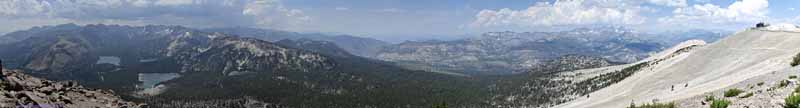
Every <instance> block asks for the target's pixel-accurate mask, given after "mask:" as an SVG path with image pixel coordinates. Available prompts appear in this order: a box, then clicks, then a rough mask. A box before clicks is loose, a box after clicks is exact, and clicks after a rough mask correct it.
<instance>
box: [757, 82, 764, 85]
mask: <svg viewBox="0 0 800 108" xmlns="http://www.w3.org/2000/svg"><path fill="white" fill-rule="evenodd" d="M756 85H758V86H762V85H764V82H759V83H758V84H756Z"/></svg>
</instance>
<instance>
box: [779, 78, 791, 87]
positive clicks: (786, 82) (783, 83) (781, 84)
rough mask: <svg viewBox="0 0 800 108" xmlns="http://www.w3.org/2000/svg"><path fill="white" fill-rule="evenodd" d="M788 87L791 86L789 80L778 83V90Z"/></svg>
mask: <svg viewBox="0 0 800 108" xmlns="http://www.w3.org/2000/svg"><path fill="white" fill-rule="evenodd" d="M787 85H789V80H781V81H780V82H778V86H777V87H778V88H783V87H786V86H787Z"/></svg>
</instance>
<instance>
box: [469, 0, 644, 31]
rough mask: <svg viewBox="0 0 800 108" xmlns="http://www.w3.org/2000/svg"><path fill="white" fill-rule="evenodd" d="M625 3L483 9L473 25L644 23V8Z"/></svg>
mask: <svg viewBox="0 0 800 108" xmlns="http://www.w3.org/2000/svg"><path fill="white" fill-rule="evenodd" d="M621 2H624V1H614V0H610V1H584V0H557V1H555V2H554V3H548V2H540V3H538V4H536V5H533V6H531V7H528V9H525V10H512V9H509V8H504V9H500V10H482V11H480V12H479V13H478V14H477V15H476V16H475V17H476V20H475V21H474V22H473V23H472V24H471V26H473V27H492V26H522V27H536V26H570V25H590V24H641V23H643V22H644V21H645V19H646V18H645V17H643V16H641V15H640V11H641V8H639V7H634V6H626V5H625V4H622V3H621Z"/></svg>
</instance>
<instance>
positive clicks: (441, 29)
mask: <svg viewBox="0 0 800 108" xmlns="http://www.w3.org/2000/svg"><path fill="white" fill-rule="evenodd" d="M798 2H800V1H767V0H603V1H599V0H532V1H507V2H496V1H492V0H467V1H460V0H437V1H428V0H403V1H394V0H347V1H320V0H96V1H93V0H92V1H87V0H72V1H66V0H8V1H0V15H1V16H0V19H3V20H2V21H0V24H5V25H13V26H6V27H0V33H8V32H12V31H16V30H24V29H28V28H30V27H33V26H42V25H56V24H64V23H76V24H98V23H103V24H122V25H148V24H158V25H182V26H187V27H192V28H209V27H237V26H242V27H254V28H264V29H278V30H287V31H295V32H305V33H329V34H349V35H355V36H362V37H372V38H382V39H392V38H401V37H407V38H412V39H414V38H421V39H426V38H432V39H436V38H442V37H431V36H448V37H463V36H465V35H476V34H481V33H484V32H493V31H518V32H537V31H560V30H569V29H574V28H582V27H596V26H624V27H627V28H630V29H634V30H637V31H644V32H661V31H669V30H689V29H713V30H716V29H720V30H740V29H744V28H746V27H750V26H752V25H753V24H755V23H757V22H762V21H765V22H771V23H797V22H798V21H800V17H798V13H800V12H797V11H795V8H793V7H792V5H791V4H796V3H798ZM665 28H668V29H665ZM448 37H444V38H448Z"/></svg>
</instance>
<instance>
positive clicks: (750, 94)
mask: <svg viewBox="0 0 800 108" xmlns="http://www.w3.org/2000/svg"><path fill="white" fill-rule="evenodd" d="M752 96H753V92H750V93H747V94H744V95H742V96H741V97H739V98H749V97H752Z"/></svg>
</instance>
